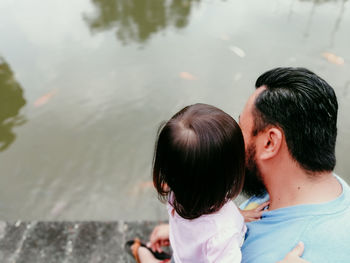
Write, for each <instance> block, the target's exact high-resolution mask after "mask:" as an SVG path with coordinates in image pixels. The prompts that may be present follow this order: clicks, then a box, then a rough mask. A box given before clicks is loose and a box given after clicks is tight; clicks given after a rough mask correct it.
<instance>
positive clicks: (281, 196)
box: [266, 169, 342, 210]
mask: <svg viewBox="0 0 350 263" xmlns="http://www.w3.org/2000/svg"><path fill="white" fill-rule="evenodd" d="M280 172H282V174H281V173H280V174H275V175H272V174H270V176H269V177H268V178H266V180H267V182H266V185H268V186H269V187H268V189H267V190H268V192H269V195H270V208H269V209H270V210H274V209H278V208H283V207H288V206H294V205H302V204H320V203H325V202H329V201H332V200H334V199H336V198H337V197H338V196H339V195H341V193H342V186H341V184H340V183H339V181H338V180H337V179H336V178H335V177H334V176H333V174H332V172H323V173H318V174H314V175H310V174H308V173H306V172H305V171H304V170H302V169H292V170H289V171H286V170H284V171H280Z"/></svg>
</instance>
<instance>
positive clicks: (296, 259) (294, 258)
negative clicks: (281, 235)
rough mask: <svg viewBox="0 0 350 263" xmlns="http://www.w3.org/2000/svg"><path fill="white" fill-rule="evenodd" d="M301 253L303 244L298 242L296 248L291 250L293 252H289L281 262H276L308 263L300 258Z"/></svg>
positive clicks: (279, 262)
mask: <svg viewBox="0 0 350 263" xmlns="http://www.w3.org/2000/svg"><path fill="white" fill-rule="evenodd" d="M303 252H304V244H303V242H299V243H298V245H296V247H295V248H293V250H292V251H290V252H289V253H288V254H287V255H286V257H285V258H284V259H283V260H281V261H278V262H277V263H310V262H309V261H306V260H305V259H302V258H300V257H301V255H302V254H303Z"/></svg>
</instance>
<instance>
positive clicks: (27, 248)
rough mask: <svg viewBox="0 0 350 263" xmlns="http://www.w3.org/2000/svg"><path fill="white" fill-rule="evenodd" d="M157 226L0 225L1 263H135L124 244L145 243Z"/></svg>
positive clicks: (86, 223) (105, 223)
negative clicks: (137, 239) (131, 242)
mask: <svg viewBox="0 0 350 263" xmlns="http://www.w3.org/2000/svg"><path fill="white" fill-rule="evenodd" d="M157 223H158V222H150V221H140V222H124V221H111V222H20V221H18V222H14V223H9V222H1V221H0V262H1V263H34V262H35V263H41V262H42V263H44V262H45V263H57V262H60V263H61V262H62V263H73V262H74V263H78V262H79V263H81V262H82V263H87V262H90V263H99V262H106V263H109V262H111V263H112V262H113V263H119V262H130V263H131V262H135V261H134V260H133V258H132V257H130V256H129V255H128V254H127V253H126V252H125V249H124V244H125V242H126V241H127V240H130V239H133V238H134V237H139V238H140V239H141V240H148V237H149V234H150V233H151V231H152V229H153V227H154V226H155V225H157Z"/></svg>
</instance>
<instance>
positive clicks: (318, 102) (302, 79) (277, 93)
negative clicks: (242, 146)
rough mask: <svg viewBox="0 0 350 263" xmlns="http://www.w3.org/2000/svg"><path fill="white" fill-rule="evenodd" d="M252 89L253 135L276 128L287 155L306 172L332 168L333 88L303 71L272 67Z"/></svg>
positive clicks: (334, 100)
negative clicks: (256, 90) (255, 90)
mask: <svg viewBox="0 0 350 263" xmlns="http://www.w3.org/2000/svg"><path fill="white" fill-rule="evenodd" d="M255 86H256V88H259V87H261V86H265V87H266V89H265V90H264V91H262V92H261V93H260V94H259V95H258V96H257V98H256V100H255V107H254V109H253V115H254V118H255V120H254V128H253V136H255V135H257V134H258V133H259V132H260V131H263V130H264V129H266V128H267V127H269V126H271V125H272V126H278V127H280V128H281V129H282V130H283V132H284V135H285V138H286V142H287V146H288V149H289V152H290V154H291V156H292V157H293V158H294V159H295V160H296V161H297V162H298V163H299V165H300V166H301V167H302V168H303V169H304V170H306V171H309V172H323V171H332V170H333V169H334V167H335V163H336V158H335V143H336V137H337V112H338V102H337V97H336V95H335V92H334V90H333V88H332V87H331V86H330V85H329V84H328V83H327V82H326V81H324V80H323V79H322V78H320V77H319V76H317V75H316V74H314V73H313V72H311V71H310V70H308V69H305V68H275V69H272V70H270V71H268V72H266V73H264V74H262V75H261V76H260V77H259V78H258V79H257V81H256V84H255Z"/></svg>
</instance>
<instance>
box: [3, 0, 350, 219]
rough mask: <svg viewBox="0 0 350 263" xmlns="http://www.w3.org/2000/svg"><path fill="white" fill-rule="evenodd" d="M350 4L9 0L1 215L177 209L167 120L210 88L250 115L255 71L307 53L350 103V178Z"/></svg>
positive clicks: (342, 130) (345, 120) (308, 61)
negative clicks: (159, 188)
mask: <svg viewBox="0 0 350 263" xmlns="http://www.w3.org/2000/svg"><path fill="white" fill-rule="evenodd" d="M349 9H350V4H349V2H348V1H347V0H342V1H321V0H319V1H316V0H315V1H306V0H305V1H301V0H289V1H282V0H265V1H261V0H226V1H219V0H217V1H214V0H212V1H211V0H142V1H140V0H90V1H89V0H75V1H61V0H50V1H41V0H32V1H20V0H1V2H0V32H1V35H0V57H1V58H0V173H1V184H0V218H1V219H5V220H17V219H24V220H32V219H44V220H52V219H62V220H63V219H66V220H87V219H91V220H93V219H98V220H111V219H133V220H135V219H153V220H158V219H159V220H160V219H162V218H165V217H166V213H165V209H164V207H163V206H162V205H161V204H160V203H159V202H158V200H157V198H156V194H155V192H154V190H153V189H152V186H151V183H150V180H151V161H152V154H153V147H154V140H155V134H156V131H157V128H158V126H159V124H160V122H161V121H163V120H165V119H167V118H169V117H170V116H172V115H173V113H175V112H176V111H178V110H179V109H180V108H182V107H183V106H185V105H188V104H192V103H196V102H203V103H209V104H213V105H216V106H218V107H220V108H222V109H223V110H225V111H226V112H228V113H230V114H232V115H233V116H234V117H235V118H237V117H238V115H239V113H240V111H241V110H242V108H243V106H244V104H245V101H246V100H247V98H248V96H249V95H250V94H251V92H253V90H254V83H255V80H256V78H257V77H258V76H259V75H260V74H261V73H263V72H264V71H266V70H268V69H271V68H274V67H277V66H303V67H307V68H309V69H311V70H313V71H314V72H316V73H317V74H319V75H321V76H322V77H323V78H325V79H326V80H327V81H328V82H329V83H330V84H331V85H332V86H333V87H334V89H335V90H336V93H337V95H338V100H339V104H340V109H339V121H338V123H339V125H338V127H339V136H338V144H337V158H338V162H337V167H336V172H337V173H338V174H340V175H341V176H342V177H344V178H345V179H346V180H347V181H348V182H350V163H349V161H348V160H349V158H348V156H347V151H348V150H349V146H350V118H349V117H348V116H347V113H348V112H349V110H350V74H349V73H350V67H349V65H350V49H349V46H350V35H349V32H350V31H349V29H350V10H349Z"/></svg>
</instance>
